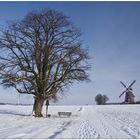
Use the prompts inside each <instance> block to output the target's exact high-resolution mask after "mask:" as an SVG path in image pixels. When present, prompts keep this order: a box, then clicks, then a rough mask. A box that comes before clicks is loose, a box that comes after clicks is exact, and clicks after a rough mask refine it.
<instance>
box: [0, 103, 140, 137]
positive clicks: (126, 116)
mask: <svg viewBox="0 0 140 140" xmlns="http://www.w3.org/2000/svg"><path fill="white" fill-rule="evenodd" d="M64 111H68V112H72V116H70V117H64V116H61V117H59V116H58V112H64ZM43 113H44V116H45V107H44V108H43ZM31 114H32V106H17V105H0V138H1V139H2V138H49V139H53V138H55V139H57V138H61V139H62V138H75V139H76V138H86V139H88V138H92V139H93V138H96V139H97V138H103V139H105V138H115V139H118V138H127V139H128V138H133V139H134V138H140V106H139V105H106V106H102V105H101V106H96V105H93V106H90V105H88V106H50V107H49V114H51V117H50V118H45V117H43V118H35V117H33V116H32V115H31Z"/></svg>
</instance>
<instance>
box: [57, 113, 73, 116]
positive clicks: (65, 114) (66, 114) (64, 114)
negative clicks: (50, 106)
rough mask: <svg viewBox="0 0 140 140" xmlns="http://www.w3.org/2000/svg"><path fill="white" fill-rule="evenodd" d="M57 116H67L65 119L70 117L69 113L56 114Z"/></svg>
mask: <svg viewBox="0 0 140 140" xmlns="http://www.w3.org/2000/svg"><path fill="white" fill-rule="evenodd" d="M58 115H59V116H67V117H70V116H71V115H72V113H71V112H58Z"/></svg>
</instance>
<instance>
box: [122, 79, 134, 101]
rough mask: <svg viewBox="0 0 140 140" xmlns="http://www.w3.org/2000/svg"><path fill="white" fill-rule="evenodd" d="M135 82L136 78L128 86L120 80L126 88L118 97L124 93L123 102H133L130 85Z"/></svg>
mask: <svg viewBox="0 0 140 140" xmlns="http://www.w3.org/2000/svg"><path fill="white" fill-rule="evenodd" d="M135 82H136V80H134V81H133V82H132V83H131V84H130V85H129V86H128V87H127V86H126V85H125V84H124V83H123V82H122V81H120V83H121V84H122V85H123V86H124V88H126V90H125V91H123V92H122V94H121V95H120V96H119V98H120V97H121V96H122V95H123V94H124V93H125V102H126V103H134V102H135V101H134V97H135V96H134V94H133V91H132V88H131V87H132V86H133V84H134V83H135Z"/></svg>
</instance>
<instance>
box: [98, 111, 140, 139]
mask: <svg viewBox="0 0 140 140" xmlns="http://www.w3.org/2000/svg"><path fill="white" fill-rule="evenodd" d="M98 113H100V114H102V115H103V116H104V118H105V119H106V120H111V121H112V122H113V123H110V125H112V126H113V127H114V128H115V129H116V130H118V131H120V132H122V131H123V132H122V133H126V136H127V135H129V137H130V138H137V136H138V135H137V134H136V133H135V130H133V128H132V126H130V125H128V124H127V123H126V122H124V121H123V120H121V119H119V118H118V117H117V115H116V116H112V115H109V114H108V113H105V112H104V111H102V112H101V111H98Z"/></svg>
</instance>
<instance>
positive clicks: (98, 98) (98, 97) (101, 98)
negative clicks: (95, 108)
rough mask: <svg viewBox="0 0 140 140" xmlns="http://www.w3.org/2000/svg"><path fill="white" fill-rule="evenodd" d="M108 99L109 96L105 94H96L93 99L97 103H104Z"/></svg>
mask: <svg viewBox="0 0 140 140" xmlns="http://www.w3.org/2000/svg"><path fill="white" fill-rule="evenodd" d="M108 100H109V98H108V97H107V95H101V94H98V95H96V97H95V101H96V104H97V105H104V104H106V102H107V101H108Z"/></svg>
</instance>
